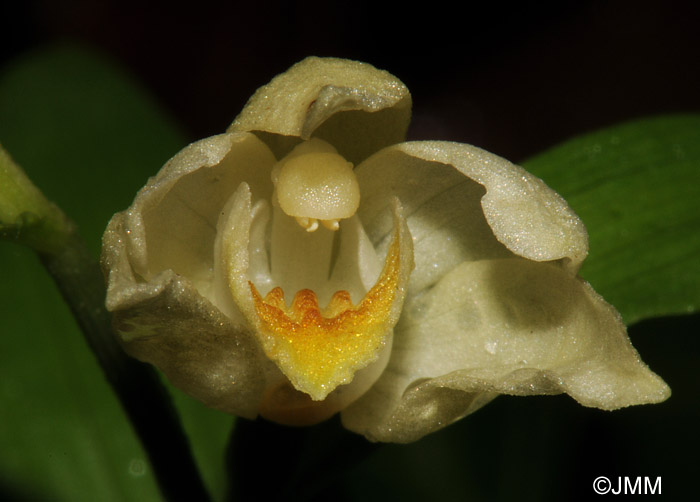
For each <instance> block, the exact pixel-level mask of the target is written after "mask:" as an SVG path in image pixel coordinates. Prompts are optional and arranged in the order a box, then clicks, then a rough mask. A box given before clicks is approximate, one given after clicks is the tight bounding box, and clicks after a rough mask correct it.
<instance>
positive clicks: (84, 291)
mask: <svg viewBox="0 0 700 502" xmlns="http://www.w3.org/2000/svg"><path fill="white" fill-rule="evenodd" d="M39 256H40V258H41V261H42V263H43V264H44V266H45V267H46V269H47V270H48V272H49V273H50V274H51V276H52V277H53V280H54V281H55V283H56V285H57V286H58V289H59V290H60V292H61V294H62V295H63V298H64V299H65V301H66V302H67V303H68V305H69V307H70V309H71V311H72V313H73V315H74V316H75V318H76V320H77V322H78V325H79V326H80V328H81V330H82V331H83V334H84V335H85V338H86V340H87V343H88V345H89V346H90V348H91V349H92V351H93V352H94V354H95V356H96V357H97V360H98V362H99V364H100V366H101V367H102V370H103V371H104V373H105V376H106V377H107V380H108V381H109V383H110V384H111V386H112V388H113V389H114V392H115V393H116V394H117V397H118V399H119V401H120V403H121V405H122V408H123V409H124V411H125V412H126V414H127V416H128V417H129V419H130V421H131V424H132V426H133V427H134V429H135V431H136V434H137V435H138V437H139V439H140V440H141V443H142V444H143V447H144V448H145V450H146V453H147V455H148V457H149V459H150V461H151V465H152V468H153V471H154V473H155V476H156V479H157V481H158V484H159V486H160V489H161V492H162V494H163V496H164V498H165V499H166V500H168V501H175V500H187V501H204V502H206V501H208V500H210V497H209V495H208V493H207V491H206V488H205V487H204V483H203V482H202V480H201V478H200V476H199V472H198V470H197V467H196V465H195V462H194V460H193V458H192V454H191V451H190V447H189V444H188V442H187V438H186V436H185V433H184V431H183V429H182V426H181V424H180V421H179V417H178V415H177V412H176V410H175V408H174V406H173V403H172V401H171V398H170V396H169V394H168V392H167V390H166V389H165V387H164V386H163V384H162V383H161V381H160V380H159V377H158V375H157V374H156V372H155V371H154V370H153V369H152V367H151V366H148V365H146V364H143V363H140V362H138V361H136V360H134V359H132V358H130V357H129V356H127V355H126V354H125V353H124V351H123V350H122V348H121V347H120V346H119V344H118V342H117V341H116V339H115V337H114V336H113V335H112V325H111V315H110V313H109V312H107V310H106V308H105V306H104V299H105V285H104V280H103V277H102V272H101V270H100V266H99V264H98V263H97V262H96V261H95V259H94V258H93V257H92V256H91V255H90V253H89V251H88V250H87V248H86V247H85V244H84V243H83V241H82V239H81V238H80V237H79V236H78V235H77V233H76V232H72V233H71V234H70V235H69V236H68V239H67V240H66V243H65V245H64V246H63V247H62V248H61V249H60V250H58V251H57V252H55V253H50V254H49V253H39Z"/></svg>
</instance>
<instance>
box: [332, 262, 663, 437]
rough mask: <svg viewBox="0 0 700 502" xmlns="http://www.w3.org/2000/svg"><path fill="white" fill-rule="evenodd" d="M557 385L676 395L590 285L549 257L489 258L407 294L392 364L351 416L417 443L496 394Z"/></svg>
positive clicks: (362, 429) (359, 425)
mask: <svg viewBox="0 0 700 502" xmlns="http://www.w3.org/2000/svg"><path fill="white" fill-rule="evenodd" d="M560 392H566V393H567V394H569V395H570V396H572V397H573V398H574V399H576V400H577V401H578V402H580V403H581V404H583V405H585V406H592V407H598V408H602V409H608V410H610V409H616V408H621V407H624V406H630V405H634V404H644V403H657V402H660V401H663V400H664V399H666V398H667V397H668V396H669V395H670V390H669V388H668V387H667V386H666V384H665V383H664V382H663V380H661V378H659V377H658V376H657V375H655V374H654V373H652V372H651V371H650V370H649V369H648V368H647V367H646V366H645V365H644V363H643V362H642V361H641V360H640V358H639V355H638V354H637V352H636V351H635V350H634V348H633V347H632V345H631V344H630V342H629V339H628V338H627V334H626V331H625V327H624V325H623V324H622V322H621V320H620V318H619V315H618V314H617V312H616V311H615V310H614V309H613V308H612V307H611V306H610V305H608V304H607V303H605V302H604V301H603V300H602V298H600V296H598V295H597V294H596V293H595V292H594V291H593V290H592V288H591V287H590V286H589V285H588V284H587V283H585V282H583V281H582V280H580V279H579V278H576V277H571V276H570V275H569V274H568V273H567V272H566V271H564V270H562V269H561V268H560V267H557V266H555V265H553V264H549V263H536V262H532V261H528V260H523V259H520V258H512V259H502V260H482V261H477V262H470V263H463V264H462V265H460V266H458V267H457V268H455V269H454V270H453V271H452V272H451V273H449V274H448V275H446V276H445V277H444V278H443V279H442V280H441V281H440V282H439V283H437V284H436V285H435V286H434V287H433V288H432V289H431V290H429V291H427V292H426V293H425V294H423V295H419V296H417V297H412V298H411V299H410V303H409V302H407V304H406V305H405V309H404V314H403V316H402V318H401V321H400V322H399V324H398V325H397V327H396V329H395V337H394V350H393V353H392V359H391V361H390V362H389V365H388V367H387V369H386V371H385V372H384V374H383V375H382V377H381V378H380V380H379V381H378V382H377V383H376V384H375V386H374V387H373V388H372V389H371V390H370V391H369V392H368V393H367V394H366V395H365V396H363V397H362V398H361V399H360V400H359V401H357V402H356V403H354V404H353V405H352V406H351V407H350V408H348V409H346V410H345V411H344V412H343V423H344V424H345V425H346V427H348V428H349V429H351V430H353V431H356V432H359V433H361V434H364V435H366V436H367V437H368V438H370V439H372V440H378V441H391V442H409V441H414V440H416V439H418V438H420V437H422V436H423V435H425V434H427V433H429V432H432V431H434V430H437V429H440V428H442V427H444V426H446V425H449V424H450V423H452V422H454V421H455V420H457V419H459V418H461V417H463V416H465V415H466V414H468V413H471V412H472V411H474V410H476V409H478V408H479V407H480V406H482V405H483V404H485V403H486V402H488V401H489V400H490V399H492V398H493V397H494V396H495V395H496V394H513V395H534V394H555V393H560Z"/></svg>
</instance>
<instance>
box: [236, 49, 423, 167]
mask: <svg viewBox="0 0 700 502" xmlns="http://www.w3.org/2000/svg"><path fill="white" fill-rule="evenodd" d="M410 115H411V96H410V94H409V92H408V89H407V88H406V86H405V85H404V84H403V83H402V82H401V81H399V80H398V79H397V78H396V77H394V76H393V75H391V74H390V73H387V72H385V71H382V70H378V69H376V68H374V67H373V66H371V65H369V64H367V63H360V62H357V61H348V60H344V59H335V58H317V57H310V58H306V59H305V60H303V61H301V62H300V63H297V64H296V65H294V66H292V67H291V68H290V69H289V70H287V71H286V72H284V73H282V74H280V75H278V76H277V77H275V78H274V79H273V80H272V81H271V82H270V83H268V84H267V85H265V86H263V87H261V88H260V89H258V90H257V91H256V93H255V94H254V95H253V97H251V98H250V100H249V101H248V103H247V104H246V106H245V108H244V109H243V111H241V113H240V115H238V117H236V119H235V121H234V122H233V124H231V127H230V128H229V131H256V132H258V131H260V132H266V133H272V134H274V135H281V136H291V137H297V138H301V139H309V138H310V137H311V136H316V137H319V138H321V139H324V140H326V141H328V142H329V143H331V144H332V145H333V146H334V147H335V148H337V150H338V152H339V153H340V154H341V155H342V156H343V157H345V158H346V159H348V160H349V161H351V162H353V163H358V162H360V161H361V160H363V159H364V158H366V157H367V156H369V155H371V154H372V153H374V152H376V151H378V150H379V149H381V148H383V147H385V146H388V145H391V144H394V143H398V142H400V141H403V140H404V138H405V134H406V130H407V129H408V124H409V121H410ZM270 145H271V147H272V148H273V150H275V154H276V155H277V156H278V157H280V158H281V156H282V155H283V154H285V153H286V151H283V150H284V149H280V151H278V150H277V149H276V145H277V142H275V141H270Z"/></svg>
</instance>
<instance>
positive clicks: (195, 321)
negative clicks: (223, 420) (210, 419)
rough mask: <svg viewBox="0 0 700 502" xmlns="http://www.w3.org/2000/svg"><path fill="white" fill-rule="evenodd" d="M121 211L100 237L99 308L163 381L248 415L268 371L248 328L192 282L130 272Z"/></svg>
mask: <svg viewBox="0 0 700 502" xmlns="http://www.w3.org/2000/svg"><path fill="white" fill-rule="evenodd" d="M127 219H128V217H127V216H126V214H125V213H117V214H116V215H115V216H114V217H113V218H112V220H111V221H110V223H109V226H108V227H107V231H106V232H105V235H104V239H103V242H104V247H103V256H102V263H103V268H104V269H105V272H106V275H107V280H108V292H107V308H108V309H109V310H110V311H112V312H113V315H114V326H115V331H116V332H117V333H118V334H119V336H120V339H121V342H122V345H123V347H124V349H125V350H126V352H127V353H129V354H130V355H131V356H133V357H135V358H136V359H139V360H141V361H144V362H148V363H151V364H154V365H155V366H157V367H158V368H159V369H160V370H161V371H163V373H165V375H166V376H167V377H168V379H169V380H170V382H171V383H172V384H173V385H175V386H176V387H178V388H179V389H181V390H183V391H184V392H186V393H187V394H189V395H191V396H192V397H194V398H196V399H199V400H200V401H202V402H203V403H204V404H206V405H207V406H210V407H212V408H216V409H219V410H221V411H224V412H226V413H231V414H235V415H240V416H243V417H248V418H254V417H255V416H256V415H257V411H258V406H259V403H260V400H261V398H262V394H263V392H264V390H265V387H266V385H267V380H268V374H269V373H270V372H272V371H274V370H275V368H274V367H272V366H273V365H271V363H270V362H269V361H268V360H267V358H266V357H265V355H264V354H263V353H262V350H260V347H259V345H258V344H257V342H256V341H255V338H254V337H253V336H252V335H251V334H250V332H249V331H248V330H247V329H246V328H245V327H244V326H242V325H240V324H238V323H236V322H234V321H232V320H231V319H229V318H228V317H226V316H225V315H223V314H222V313H221V312H220V310H219V309H217V308H216V307H214V306H213V305H212V304H211V303H210V302H209V301H208V300H207V299H206V298H204V297H203V296H202V295H200V294H199V292H198V291H197V290H196V289H195V287H194V286H193V285H192V283H191V282H190V281H189V280H188V279H186V278H184V277H181V276H179V275H178V274H176V273H174V272H173V271H172V270H165V271H163V272H161V273H159V274H157V275H156V276H155V277H153V278H151V280H150V281H148V282H144V281H143V280H142V279H141V278H140V277H138V276H137V275H136V274H135V273H134V271H133V269H132V266H131V263H130V262H129V256H128V253H127V242H128V240H129V235H128V234H127V228H128V227H127V226H126V224H125V223H126V221H127Z"/></svg>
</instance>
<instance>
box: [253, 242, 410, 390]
mask: <svg viewBox="0 0 700 502" xmlns="http://www.w3.org/2000/svg"><path fill="white" fill-rule="evenodd" d="M399 255H400V251H399V240H398V239H394V240H393V242H392V243H391V245H390V246H389V251H388V253H387V257H386V263H385V265H384V270H383V271H382V273H381V275H380V277H379V279H378V280H377V282H376V284H375V285H374V286H373V287H372V289H370V290H369V291H368V292H367V294H366V295H365V297H364V298H363V299H362V301H361V302H360V303H359V304H358V305H357V306H354V305H353V303H352V301H351V299H350V294H349V293H348V292H347V291H338V292H336V293H335V294H334V295H333V297H332V298H331V300H330V302H329V303H328V306H327V307H326V308H325V309H321V308H320V307H319V305H318V299H317V297H316V293H314V292H313V291H311V290H310V289H303V290H301V291H299V292H298V293H297V294H296V295H295V296H294V300H293V301H292V304H291V306H289V307H288V306H287V305H286V303H285V300H284V291H282V288H279V287H277V288H274V289H273V290H271V291H270V292H269V293H268V294H267V295H266V296H265V298H264V299H263V298H262V296H261V295H260V293H259V292H258V290H257V289H256V287H255V286H254V285H253V283H252V282H250V281H249V283H248V284H249V286H250V291H251V293H252V295H253V302H254V304H255V311H256V313H257V316H258V321H259V323H258V329H259V330H260V332H261V334H263V335H264V337H265V339H264V340H263V347H264V348H265V352H266V354H267V355H268V357H270V358H271V359H273V360H275V361H276V362H277V363H278V365H279V367H280V369H281V370H282V372H283V373H284V374H285V375H287V377H288V378H289V379H290V381H291V382H292V384H293V385H294V387H296V388H297V389H298V390H300V391H302V392H305V393H307V394H309V395H310V396H311V398H312V399H314V400H316V401H319V400H322V399H324V398H325V397H326V396H327V395H328V394H329V393H330V392H331V391H333V389H335V388H336V387H337V386H338V385H342V384H345V383H349V382H350V381H351V380H352V377H353V375H354V373H355V371H357V370H359V369H361V368H363V367H365V366H366V365H367V364H369V363H371V362H373V361H374V360H376V359H377V357H378V355H379V352H380V351H381V349H382V348H383V347H384V344H385V338H386V335H387V333H388V331H389V330H390V329H391V328H392V327H393V326H390V325H389V318H390V314H391V309H392V305H393V303H394V298H395V297H396V294H397V285H398V278H399V266H400V256H399Z"/></svg>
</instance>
